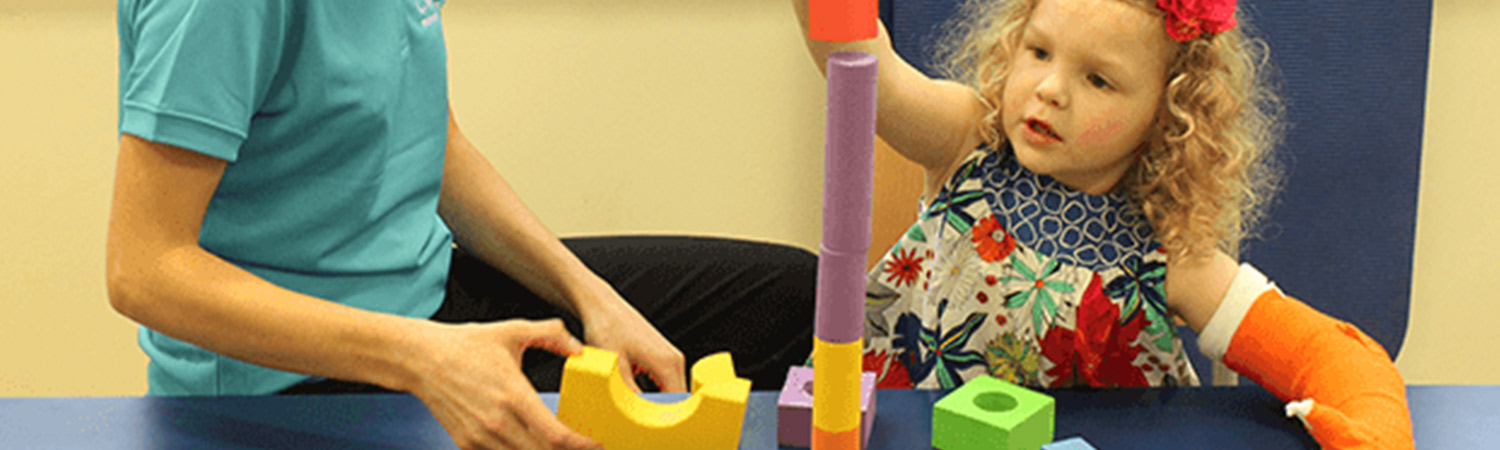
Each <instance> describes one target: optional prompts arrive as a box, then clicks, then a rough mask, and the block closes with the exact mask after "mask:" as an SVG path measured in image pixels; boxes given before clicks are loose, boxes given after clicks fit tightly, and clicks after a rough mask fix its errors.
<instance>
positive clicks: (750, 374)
mask: <svg viewBox="0 0 1500 450" xmlns="http://www.w3.org/2000/svg"><path fill="white" fill-rule="evenodd" d="M563 244H565V245H566V246H567V247H568V248H569V249H570V250H572V251H573V253H574V254H576V255H578V258H579V259H580V260H582V261H583V263H584V264H585V265H587V266H588V267H589V268H590V269H592V270H593V271H594V272H595V273H597V274H599V276H600V277H603V278H604V279H605V280H606V281H608V282H609V283H610V284H611V285H613V286H614V288H615V290H616V291H619V293H620V295H621V296H623V297H625V299H626V300H627V301H629V302H630V303H631V304H632V305H634V306H635V308H636V309H637V310H639V311H640V312H641V315H643V316H645V317H646V319H647V320H649V321H650V322H651V324H652V325H654V326H656V328H657V329H658V330H659V331H661V333H662V334H663V335H664V336H666V337H667V339H668V340H669V341H671V342H672V344H673V345H676V346H677V348H678V349H679V350H681V351H682V353H683V355H684V356H685V363H686V365H687V368H691V367H692V364H693V362H695V361H697V360H698V359H699V358H702V357H704V356H707V355H709V354H711V353H715V352H719V351H726V350H727V351H729V352H730V353H731V354H732V355H733V357H734V365H735V371H736V372H737V373H738V374H739V376H741V377H744V378H747V379H749V380H750V381H751V382H752V383H753V384H754V388H755V389H758V390H774V389H780V388H781V384H782V382H783V381H784V379H785V377H786V371H787V368H788V367H789V366H793V365H800V364H802V363H803V362H804V361H805V359H806V357H807V355H808V353H809V352H810V351H811V350H812V330H813V306H814V292H815V283H816V277H817V257H816V256H815V255H813V254H812V253H810V252H808V251H806V250H802V249H798V248H794V247H788V246H783V245H777V244H768V243H759V242H750V241H741V240H730V239H719V238H706V237H681V236H624V237H596V238H571V239H563ZM554 317H558V318H562V319H563V321H564V323H566V324H567V327H568V330H569V331H571V332H572V333H573V335H574V336H577V337H579V338H580V339H581V338H582V337H583V326H582V324H581V323H580V322H579V321H578V319H577V318H575V317H572V316H569V315H567V314H566V313H564V312H563V311H562V310H560V309H558V308H556V307H554V306H552V305H551V304H550V303H547V302H546V301H544V300H542V299H541V298H540V297H537V296H536V294H533V293H531V292H530V291H528V290H527V289H526V288H525V287H523V286H521V284H520V283H518V282H516V281H515V280H513V279H511V278H510V277H509V276H507V275H506V274H504V273H503V272H500V271H498V270H495V269H494V268H493V267H491V266H490V265H488V264H486V263H484V262H483V261H481V260H479V259H478V258H477V257H475V256H473V255H470V254H468V253H467V252H465V251H463V250H462V249H458V250H456V251H455V252H454V254H453V266H452V269H451V271H450V272H449V276H448V294H447V298H446V299H444V301H443V306H442V307H441V308H439V309H438V312H437V313H435V314H433V316H432V320H434V321H438V322H445V323H466V322H494V321H500V320H506V319H516V318H526V319H548V318H554ZM564 362H565V359H564V358H563V357H560V356H556V355H553V354H551V353H548V352H546V351H542V350H533V351H528V352H527V353H526V355H525V356H524V357H523V359H522V369H523V370H524V371H525V372H526V375H527V377H528V378H530V380H531V383H532V385H533V386H535V387H536V388H537V390H538V391H541V392H555V391H557V390H558V387H559V384H560V383H561V381H562V366H563V363H564ZM638 381H640V382H641V383H642V384H641V386H642V388H643V389H651V387H650V382H649V380H648V379H646V378H645V377H642V378H640V379H639V380H638ZM353 392H387V391H386V390H385V389H383V388H380V387H378V386H373V385H368V384H359V383H349V382H344V381H339V380H319V381H314V382H309V383H303V384H299V385H296V386H292V387H290V388H287V389H286V390H283V391H281V393H282V394H307V393H353Z"/></svg>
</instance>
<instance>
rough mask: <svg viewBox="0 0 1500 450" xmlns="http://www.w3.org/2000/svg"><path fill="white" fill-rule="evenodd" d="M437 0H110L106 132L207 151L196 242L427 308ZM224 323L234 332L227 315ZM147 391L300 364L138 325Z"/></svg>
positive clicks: (277, 378) (437, 226) (435, 232)
mask: <svg viewBox="0 0 1500 450" xmlns="http://www.w3.org/2000/svg"><path fill="white" fill-rule="evenodd" d="M441 6H442V2H441V1H438V0H358V1H353V0H350V1H330V0H315V1H307V0H119V10H118V17H117V19H118V27H119V37H120V86H119V88H120V90H119V95H120V105H119V107H120V117H119V124H120V132H121V133H129V134H132V135H135V136H138V137H141V138H143V139H146V140H149V141H153V142H158V143H163V144H170V145H174V146H177V147H182V148H185V149H188V150H192V151H195V152H199V153H202V154H204V155H208V156H212V157H215V158H219V159H223V160H225V161H227V162H228V163H229V164H228V166H227V168H226V169H225V172H224V176H223V179H222V180H221V181H220V183H219V186H218V188H217V190H216V191H215V192H214V195H213V199H212V200H211V201H210V202H209V205H208V211H207V213H206V215H205V217H204V218H203V228H202V232H201V234H200V235H199V243H200V245H202V247H203V248H204V249H206V250H208V251H209V252H211V253H213V254H215V255H217V256H219V257H221V258H223V259H225V260H227V261H229V262H230V263H233V264H235V265H237V266H239V267H241V268H243V269H245V270H247V271H249V272H251V273H253V274H255V275H257V276H259V277H261V278H263V279H265V280H267V281H269V282H271V283H274V284H276V285H278V286H282V287H285V288H288V289H291V290H294V291H297V292H301V293H304V294H308V295H312V296H315V297H318V298H323V299H327V300H330V301H334V302H338V303H342V304H345V305H349V306H354V307H358V308H363V309H367V310H371V311H379V312H385V313H391V314H397V315H402V316H407V317H429V316H431V315H432V314H433V313H434V312H436V311H437V309H438V307H439V306H440V305H441V304H442V301H443V295H444V284H445V282H446V280H447V275H448V265H449V262H450V260H449V258H450V257H451V256H450V255H451V252H452V246H451V244H452V239H453V238H452V234H451V233H450V231H449V230H448V228H447V226H446V225H445V224H444V223H443V221H442V219H441V218H440V217H439V216H438V213H437V204H438V198H439V191H440V189H441V186H442V174H443V155H444V151H445V148H446V145H447V130H448V127H447V121H448V85H447V55H446V52H445V50H444V42H443V31H442V20H441V17H440V16H439V12H440V8H441ZM226 332H234V331H232V330H227V331H226ZM139 341H140V346H141V348H142V349H143V350H144V351H145V352H146V354H147V355H149V356H150V357H151V363H150V366H149V368H148V374H149V379H150V393H151V394H153V395H242V394H265V393H271V392H275V391H277V390H280V389H283V388H286V387H288V386H291V385H293V384H296V383H298V382H301V381H304V380H306V379H307V378H308V377H307V376H305V375H300V374H293V373H287V372H282V371H276V370H272V369H268V368H264V367H260V366H255V365H252V364H248V363H245V362H242V361H237V360H233V359H230V358H227V357H224V356H222V355H217V354H214V353H212V352H209V351H207V350H203V349H201V348H198V347H196V346H194V345H192V344H188V343H185V342H182V341H179V340H176V339H173V338H170V337H167V336H165V335H163V334H160V333H158V332H156V331H154V330H151V329H149V328H146V327H141V330H140V335H139Z"/></svg>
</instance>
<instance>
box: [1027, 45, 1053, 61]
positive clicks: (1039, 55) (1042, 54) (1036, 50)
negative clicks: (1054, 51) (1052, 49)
mask: <svg viewBox="0 0 1500 450" xmlns="http://www.w3.org/2000/svg"><path fill="white" fill-rule="evenodd" d="M1031 54H1032V56H1035V57H1036V59H1039V60H1042V61H1046V60H1047V57H1048V56H1052V55H1051V54H1049V53H1047V51H1046V50H1042V48H1041V47H1032V48H1031Z"/></svg>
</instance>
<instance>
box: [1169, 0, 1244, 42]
mask: <svg viewBox="0 0 1500 450" xmlns="http://www.w3.org/2000/svg"><path fill="white" fill-rule="evenodd" d="M1156 7H1157V8H1161V10H1162V11H1166V13H1167V34H1168V35H1170V36H1172V40H1174V41H1177V42H1187V41H1190V40H1193V39H1194V38H1197V37H1198V36H1199V35H1201V34H1203V33H1209V34H1217V33H1222V32H1225V31H1229V29H1231V28H1234V26H1235V25H1237V23H1236V22H1235V20H1234V10H1235V0H1156Z"/></svg>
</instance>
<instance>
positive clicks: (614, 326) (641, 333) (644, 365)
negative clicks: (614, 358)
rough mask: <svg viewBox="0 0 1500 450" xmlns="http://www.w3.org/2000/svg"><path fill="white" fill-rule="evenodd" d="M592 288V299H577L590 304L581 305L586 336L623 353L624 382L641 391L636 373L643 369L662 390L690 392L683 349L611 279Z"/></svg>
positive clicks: (582, 303)
mask: <svg viewBox="0 0 1500 450" xmlns="http://www.w3.org/2000/svg"><path fill="white" fill-rule="evenodd" d="M589 292H590V296H591V297H592V298H591V299H590V300H589V301H586V302H578V303H576V304H579V305H588V306H580V307H579V308H578V317H579V319H580V320H582V321H583V336H584V340H586V341H588V343H589V345H592V346H594V347H598V348H601V349H605V350H609V351H612V352H615V353H618V354H619V355H620V374H621V375H623V376H624V377H625V384H626V385H628V386H630V388H631V389H634V390H635V391H636V392H640V390H641V389H640V387H639V386H637V385H636V383H635V374H637V373H641V372H644V373H646V374H647V375H648V376H650V377H651V380H652V381H654V382H656V385H657V387H659V388H661V391H662V392H687V376H686V375H685V373H686V372H685V369H684V368H685V367H686V366H685V364H684V361H683V356H682V352H681V351H679V350H678V349H677V347H676V346H673V345H672V343H671V342H668V341H667V338H666V337H663V336H662V335H661V332H658V331H657V330H656V327H654V326H652V325H651V322H649V321H647V320H646V318H645V317H644V316H641V313H640V311H636V309H635V307H633V306H630V303H628V302H626V301H625V299H624V298H623V297H620V294H619V293H618V292H615V290H614V288H612V287H610V286H609V284H608V283H605V282H603V281H602V280H600V281H599V282H598V283H595V284H594V286H593V287H592V288H591V289H590V290H589Z"/></svg>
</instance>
